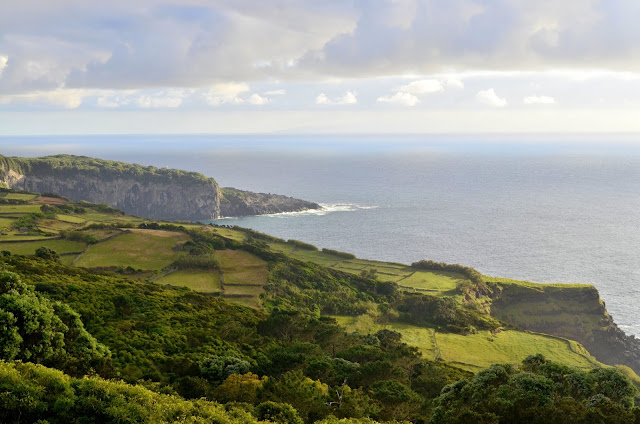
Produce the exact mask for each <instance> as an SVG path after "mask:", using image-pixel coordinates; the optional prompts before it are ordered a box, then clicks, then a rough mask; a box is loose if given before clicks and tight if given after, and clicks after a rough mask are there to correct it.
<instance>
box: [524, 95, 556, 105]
mask: <svg viewBox="0 0 640 424" xmlns="http://www.w3.org/2000/svg"><path fill="white" fill-rule="evenodd" d="M522 102H523V103H524V104H525V105H536V104H538V105H552V104H555V102H556V99H554V98H553V97H550V96H527V97H525V98H524V99H522Z"/></svg>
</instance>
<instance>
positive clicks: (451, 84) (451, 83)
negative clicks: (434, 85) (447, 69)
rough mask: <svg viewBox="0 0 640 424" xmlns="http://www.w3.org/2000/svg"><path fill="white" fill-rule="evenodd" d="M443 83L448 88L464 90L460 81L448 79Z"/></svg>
mask: <svg viewBox="0 0 640 424" xmlns="http://www.w3.org/2000/svg"><path fill="white" fill-rule="evenodd" d="M444 83H445V85H447V86H448V87H454V88H464V83H463V82H462V81H461V80H459V79H457V78H449V79H447V80H446V81H445V82H444Z"/></svg>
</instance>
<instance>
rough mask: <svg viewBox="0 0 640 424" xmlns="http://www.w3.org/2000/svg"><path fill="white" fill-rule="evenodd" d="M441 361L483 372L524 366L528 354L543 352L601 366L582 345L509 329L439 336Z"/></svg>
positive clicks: (572, 363)
mask: <svg viewBox="0 0 640 424" xmlns="http://www.w3.org/2000/svg"><path fill="white" fill-rule="evenodd" d="M435 339H436V342H437V345H438V348H439V350H440V355H441V358H442V359H444V360H445V361H450V362H456V363H458V364H459V365H461V367H462V368H467V369H469V370H472V371H473V370H474V368H475V369H476V370H479V369H481V368H486V367H488V366H489V365H491V364H492V363H496V362H500V363H514V364H516V363H520V362H521V361H522V360H523V359H524V358H526V357H527V356H528V355H531V354H535V353H542V354H543V355H544V356H545V357H546V358H547V359H550V360H552V361H556V362H561V363H564V364H567V365H570V366H573V367H578V368H593V367H594V366H597V365H599V363H598V362H597V361H596V359H595V358H593V357H592V356H590V355H589V354H588V352H587V351H586V350H585V349H584V348H582V347H581V346H580V345H579V344H578V343H576V342H573V341H569V340H566V339H561V338H558V337H552V336H546V335H542V334H535V333H527V332H522V331H515V330H507V331H502V332H500V333H498V334H496V335H492V334H491V333H490V332H488V331H479V332H478V333H477V334H470V335H466V336H463V335H460V334H452V333H436V337H435Z"/></svg>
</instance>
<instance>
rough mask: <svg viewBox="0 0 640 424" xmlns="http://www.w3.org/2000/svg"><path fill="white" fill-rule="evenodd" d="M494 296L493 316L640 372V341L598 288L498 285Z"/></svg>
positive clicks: (611, 363) (610, 363)
mask: <svg viewBox="0 0 640 424" xmlns="http://www.w3.org/2000/svg"><path fill="white" fill-rule="evenodd" d="M492 297H493V300H492V305H491V314H492V315H493V316H495V317H497V318H499V319H502V320H504V321H506V322H509V323H512V324H515V325H516V326H518V327H520V328H523V329H525V330H530V331H536V332H540V333H546V334H552V335H555V336H560V337H565V338H568V339H572V340H575V341H577V342H579V343H581V344H582V345H583V346H584V347H586V348H587V350H588V351H589V353H591V354H592V355H593V356H595V357H596V359H598V360H599V361H600V362H603V363H605V364H609V365H617V364H622V365H626V366H628V367H630V368H632V369H633V370H634V371H635V372H636V373H640V341H639V340H637V339H636V338H635V337H633V336H627V335H626V334H625V333H624V332H623V331H622V330H620V329H619V328H618V326H617V325H616V324H615V323H614V322H613V319H612V318H611V316H610V315H609V314H608V313H607V310H606V308H605V305H604V302H602V301H601V300H600V296H599V294H598V290H596V288H595V287H593V286H586V285H585V286H582V285H580V286H578V285H576V286H554V285H551V286H545V285H535V286H531V287H527V286H522V285H515V284H509V283H505V284H503V283H497V284H495V285H494V287H493V294H492Z"/></svg>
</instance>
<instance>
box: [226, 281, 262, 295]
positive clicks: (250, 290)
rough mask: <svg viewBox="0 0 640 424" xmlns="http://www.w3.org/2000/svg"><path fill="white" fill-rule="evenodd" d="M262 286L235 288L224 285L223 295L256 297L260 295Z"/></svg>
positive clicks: (234, 286)
mask: <svg viewBox="0 0 640 424" xmlns="http://www.w3.org/2000/svg"><path fill="white" fill-rule="evenodd" d="M262 291H263V290H262V286H240V285H238V286H236V285H230V284H226V283H225V285H224V294H225V295H229V294H231V295H233V294H242V295H251V296H254V297H257V296H259V295H260V293H262Z"/></svg>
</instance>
